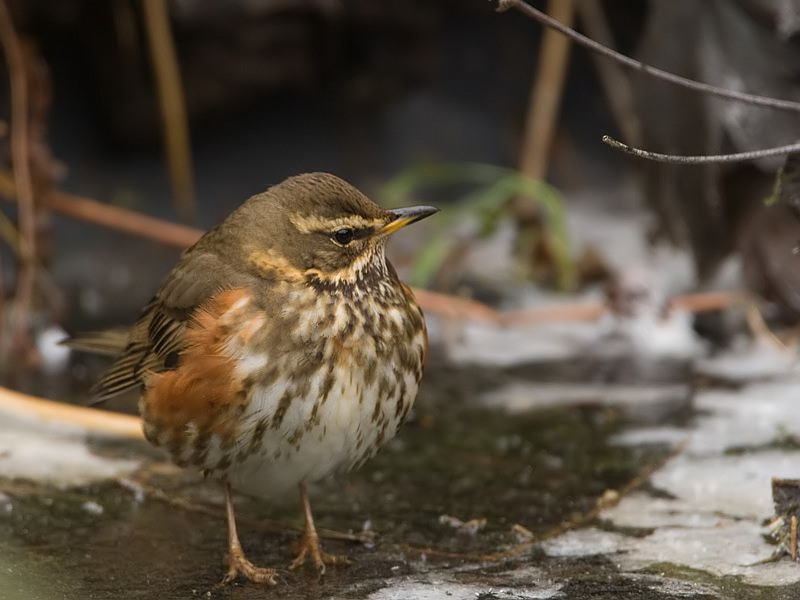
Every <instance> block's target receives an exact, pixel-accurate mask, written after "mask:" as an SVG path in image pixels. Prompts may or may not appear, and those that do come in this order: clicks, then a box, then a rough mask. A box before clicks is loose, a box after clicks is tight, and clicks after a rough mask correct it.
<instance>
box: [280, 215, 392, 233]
mask: <svg viewBox="0 0 800 600" xmlns="http://www.w3.org/2000/svg"><path fill="white" fill-rule="evenodd" d="M289 220H290V221H291V222H292V224H293V225H294V226H295V227H297V230H298V231H300V232H301V233H313V232H320V231H322V232H330V231H336V230H337V229H342V228H347V229H355V230H359V229H370V230H375V229H378V228H379V227H382V226H383V225H384V224H385V223H384V221H382V220H381V219H367V218H365V217H361V216H359V215H349V216H346V217H338V218H336V219H322V218H320V217H317V216H314V215H300V214H293V215H290V216H289Z"/></svg>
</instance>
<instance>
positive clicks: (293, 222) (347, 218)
mask: <svg viewBox="0 0 800 600" xmlns="http://www.w3.org/2000/svg"><path fill="white" fill-rule="evenodd" d="M437 211H438V209H437V208H434V207H431V206H414V207H410V208H397V209H391V210H387V209H385V208H382V207H381V206H378V205H377V204H375V203H374V202H372V201H371V200H370V199H369V198H367V197H366V196H365V195H364V194H362V193H361V192H359V191H358V190H357V189H356V188H354V187H353V186H352V185H350V184H349V183H347V182H345V181H343V180H342V179H340V178H338V177H336V176H334V175H330V174H328V173H307V174H303V175H297V176H295V177H291V178H289V179H287V180H285V181H283V182H282V183H279V184H278V185H275V186H273V187H271V188H269V189H268V190H267V191H266V192H264V193H263V194H259V195H257V196H254V197H253V198H251V199H250V200H248V201H247V202H246V203H245V204H244V205H242V207H241V208H240V209H238V210H237V211H236V212H235V213H234V214H233V215H231V217H230V218H229V219H228V221H226V224H227V223H230V224H235V229H236V230H244V232H245V235H243V236H242V237H241V238H240V239H241V240H242V247H241V249H242V250H243V251H244V258H245V260H246V261H247V262H248V264H250V265H252V266H253V267H255V268H256V269H257V270H258V271H260V272H265V271H272V272H273V273H274V274H275V275H276V276H278V277H280V278H285V279H297V278H303V279H306V280H307V279H308V278H315V279H316V280H318V281H320V282H323V283H331V284H337V283H355V282H356V281H357V280H358V279H359V278H360V277H364V276H365V275H366V274H367V273H370V272H374V270H375V269H382V270H385V269H386V266H385V257H384V247H385V244H386V239H387V237H388V236H389V235H391V234H392V233H394V232H396V231H398V230H400V229H402V228H403V227H405V226H406V225H410V224H411V223H414V222H416V221H419V220H421V219H424V218H425V217H427V216H430V215H432V214H433V213H435V212H437ZM226 224H223V226H226Z"/></svg>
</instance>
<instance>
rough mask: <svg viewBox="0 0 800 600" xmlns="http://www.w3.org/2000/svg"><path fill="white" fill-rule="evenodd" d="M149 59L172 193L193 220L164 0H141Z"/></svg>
mask: <svg viewBox="0 0 800 600" xmlns="http://www.w3.org/2000/svg"><path fill="white" fill-rule="evenodd" d="M142 10H143V11H144V20H145V30H146V31H147V40H148V43H149V46H150V59H151V63H152V65H153V71H154V73H155V76H156V88H157V89H158V100H159V107H160V109H161V120H162V127H163V131H164V145H165V149H166V153H167V164H168V165H169V174H170V180H171V181H172V193H173V195H174V197H175V206H176V209H177V212H178V215H179V216H180V217H181V218H182V219H184V220H185V221H189V222H190V221H194V219H195V215H196V210H195V201H194V172H193V169H192V149H191V144H190V142H189V118H188V116H187V114H186V100H185V97H184V94H183V86H182V85H181V73H180V69H179V67H178V59H177V53H176V51H175V44H174V42H173V40H172V32H171V30H170V25H169V12H168V3H167V2H166V1H165V0H142Z"/></svg>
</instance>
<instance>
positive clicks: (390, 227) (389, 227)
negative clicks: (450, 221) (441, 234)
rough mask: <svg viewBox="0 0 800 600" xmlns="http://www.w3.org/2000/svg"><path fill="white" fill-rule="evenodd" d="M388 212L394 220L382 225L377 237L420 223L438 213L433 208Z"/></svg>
mask: <svg viewBox="0 0 800 600" xmlns="http://www.w3.org/2000/svg"><path fill="white" fill-rule="evenodd" d="M389 212H390V213H391V214H392V215H394V219H392V220H391V221H389V222H388V223H387V224H386V225H384V226H383V227H382V228H381V229H380V230H379V231H378V235H390V234H392V233H394V232H395V231H397V230H399V229H402V228H403V227H405V226H406V225H411V223H416V222H417V221H421V220H422V219H424V218H425V217H430V216H431V215H432V214H434V213H437V212H439V209H438V208H436V207H435V206H409V207H407V208H393V209H392V210H390V211H389Z"/></svg>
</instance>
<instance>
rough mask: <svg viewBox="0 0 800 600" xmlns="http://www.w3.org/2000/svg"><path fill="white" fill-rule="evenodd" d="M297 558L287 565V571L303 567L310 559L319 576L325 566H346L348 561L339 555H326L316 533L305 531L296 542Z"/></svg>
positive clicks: (323, 571)
mask: <svg viewBox="0 0 800 600" xmlns="http://www.w3.org/2000/svg"><path fill="white" fill-rule="evenodd" d="M297 551H298V552H297V556H296V557H295V559H294V560H293V561H292V564H291V565H289V570H291V571H294V570H295V569H297V568H298V567H300V566H302V565H304V564H305V563H306V561H307V560H308V559H309V558H311V561H312V562H313V563H314V566H315V567H316V568H317V571H319V574H320V575H323V574H324V573H325V566H326V565H347V564H350V559H349V558H347V557H346V556H344V555H341V554H328V553H327V552H325V551H324V550H323V549H322V548H321V547H320V545H319V536H318V535H317V534H316V532H313V533H312V532H309V531H305V532H304V533H303V535H302V536H301V537H300V539H299V540H298V541H297Z"/></svg>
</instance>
